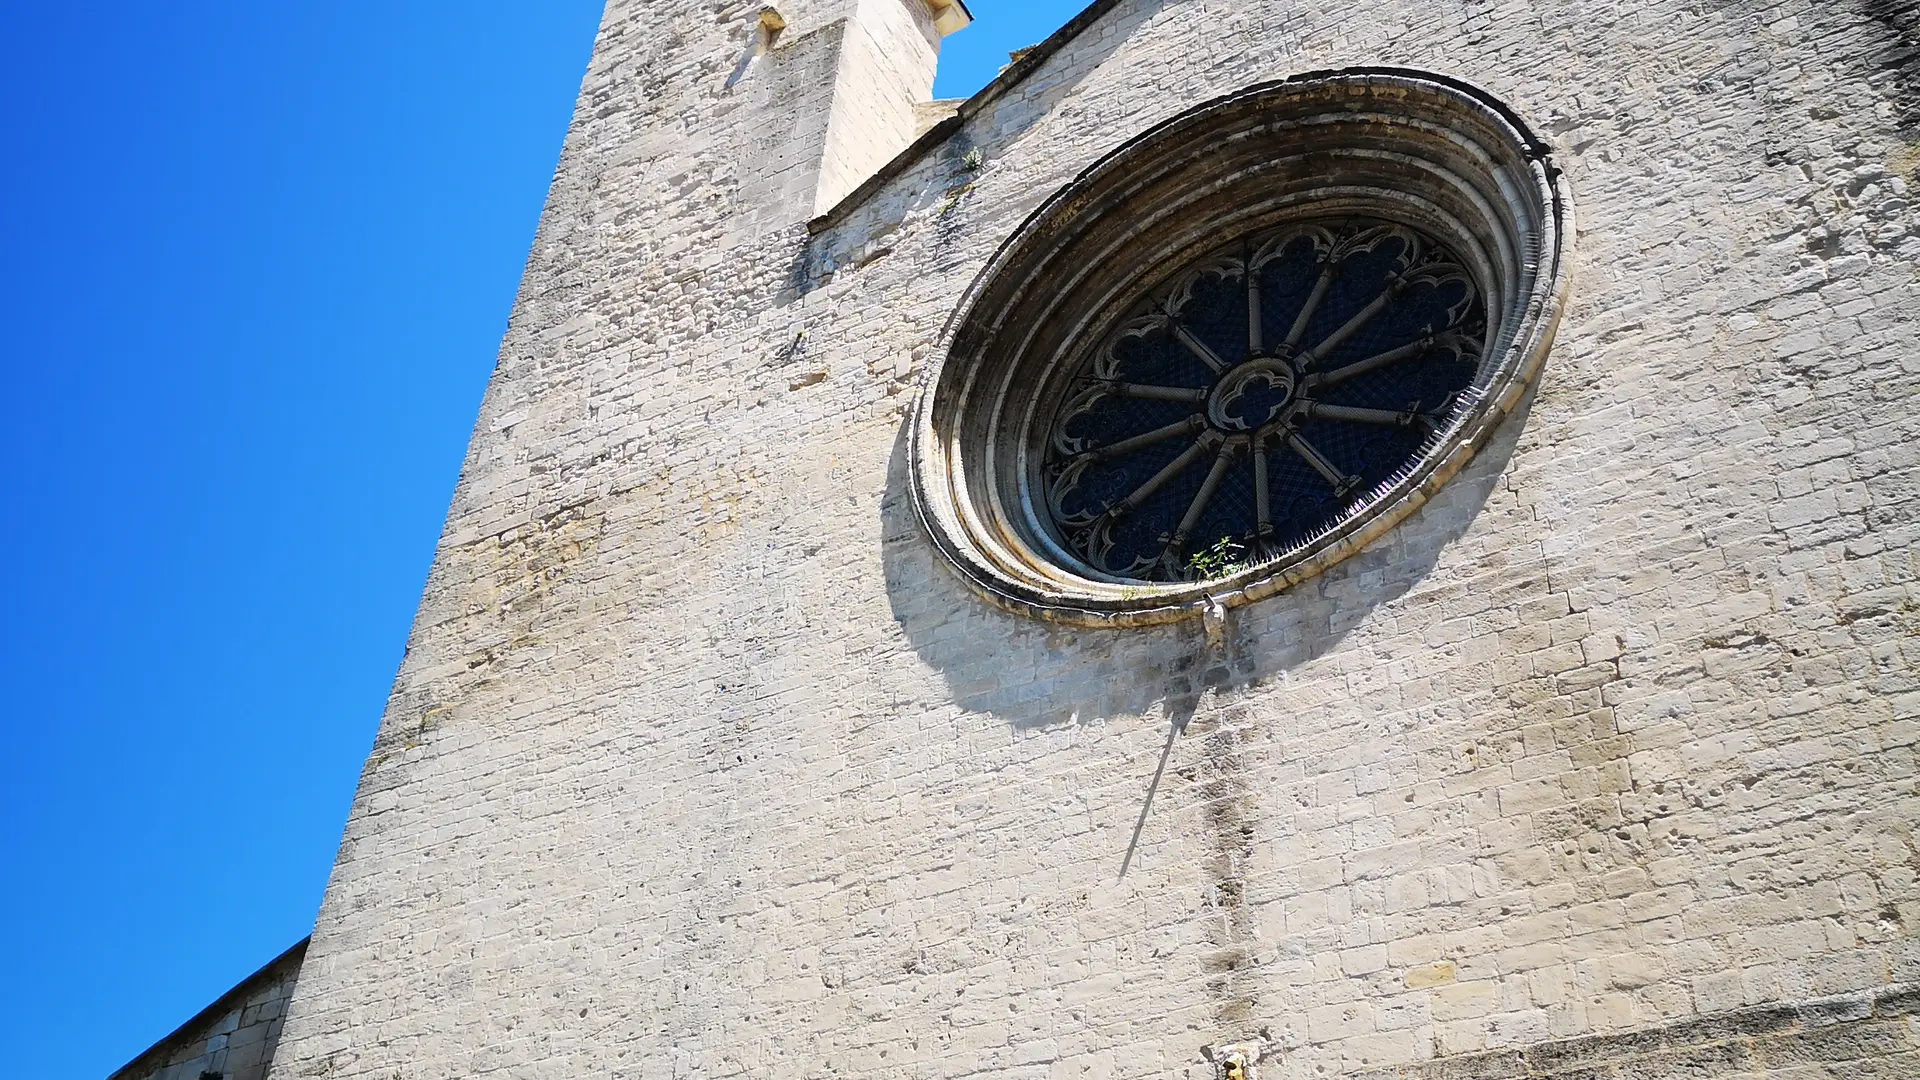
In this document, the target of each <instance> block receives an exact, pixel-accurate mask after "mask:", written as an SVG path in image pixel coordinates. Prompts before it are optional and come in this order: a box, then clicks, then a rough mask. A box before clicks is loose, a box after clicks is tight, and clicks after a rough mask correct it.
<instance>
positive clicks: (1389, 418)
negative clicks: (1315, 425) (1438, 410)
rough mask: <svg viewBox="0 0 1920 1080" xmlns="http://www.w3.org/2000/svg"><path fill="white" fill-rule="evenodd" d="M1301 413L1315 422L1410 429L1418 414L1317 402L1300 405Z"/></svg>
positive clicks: (1412, 411) (1410, 410)
mask: <svg viewBox="0 0 1920 1080" xmlns="http://www.w3.org/2000/svg"><path fill="white" fill-rule="evenodd" d="M1301 411H1302V412H1304V413H1306V414H1307V416H1309V417H1311V418H1312V419H1315V420H1351V421H1353V422H1354V423H1356V424H1382V425H1385V426H1387V427H1412V426H1413V422H1414V421H1415V420H1417V419H1419V418H1420V414H1419V413H1418V412H1417V411H1415V410H1413V409H1408V410H1407V411H1405V412H1394V411H1393V410H1392V409H1363V408H1360V407H1359V406H1356V405H1323V404H1321V403H1320V402H1318V401H1308V402H1303V403H1302V404H1301Z"/></svg>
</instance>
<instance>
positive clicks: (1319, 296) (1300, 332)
mask: <svg viewBox="0 0 1920 1080" xmlns="http://www.w3.org/2000/svg"><path fill="white" fill-rule="evenodd" d="M1332 284H1333V264H1332V263H1328V264H1327V265H1325V266H1323V267H1321V268H1320V276H1319V277H1318V278H1316V279H1315V280H1314V282H1313V291H1312V292H1310V293H1308V294H1307V302H1306V303H1305V304H1302V305H1301V307H1300V314H1298V315H1296V316H1294V318H1293V325H1292V326H1291V327H1289V328H1288V330H1287V348H1289V349H1297V348H1299V347H1300V338H1301V337H1302V336H1304V335H1305V334H1306V332H1307V323H1308V322H1309V321H1310V320H1312V318H1313V313H1314V312H1316V311H1318V310H1320V301H1322V300H1325V299H1326V298H1327V286H1329V285H1332Z"/></svg>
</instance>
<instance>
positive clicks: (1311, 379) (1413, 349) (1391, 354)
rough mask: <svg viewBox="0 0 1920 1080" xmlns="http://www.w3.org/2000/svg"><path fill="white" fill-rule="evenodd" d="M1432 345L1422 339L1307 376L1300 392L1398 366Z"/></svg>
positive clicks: (1429, 339) (1431, 340)
mask: <svg viewBox="0 0 1920 1080" xmlns="http://www.w3.org/2000/svg"><path fill="white" fill-rule="evenodd" d="M1432 345H1433V339H1432V338H1421V339H1420V340H1419V341H1413V342H1409V343H1407V344H1405V345H1402V346H1400V347H1398V348H1394V349H1388V350H1387V351H1386V352H1378V353H1374V354H1373V355H1372V356H1369V357H1367V358H1366V359H1365V360H1355V361H1354V362H1353V363H1351V364H1343V365H1341V366H1340V367H1337V368H1334V369H1333V370H1332V371H1323V372H1317V373H1315V374H1313V375H1309V376H1307V377H1306V378H1305V379H1303V380H1302V381H1301V383H1300V392H1301V393H1303V394H1304V393H1307V392H1308V391H1311V390H1313V389H1315V388H1316V387H1321V386H1338V385H1340V384H1341V383H1343V382H1346V381H1347V380H1348V379H1351V378H1354V377H1356V376H1360V375H1365V374H1366V373H1367V372H1369V371H1377V370H1379V369H1380V368H1383V367H1386V366H1387V365H1388V364H1397V363H1399V362H1400V361H1402V360H1406V359H1409V358H1411V357H1415V356H1419V355H1420V354H1421V353H1424V352H1426V351H1427V350H1428V349H1429V348H1431V347H1432Z"/></svg>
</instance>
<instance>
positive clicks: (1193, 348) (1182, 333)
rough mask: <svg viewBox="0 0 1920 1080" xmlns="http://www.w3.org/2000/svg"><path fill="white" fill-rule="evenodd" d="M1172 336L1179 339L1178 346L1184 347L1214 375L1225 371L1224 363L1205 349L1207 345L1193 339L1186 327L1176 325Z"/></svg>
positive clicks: (1209, 350)
mask: <svg viewBox="0 0 1920 1080" xmlns="http://www.w3.org/2000/svg"><path fill="white" fill-rule="evenodd" d="M1173 336H1174V337H1177V338H1179V339H1180V344H1182V345H1185V346H1186V347H1187V351H1188V352H1191V353H1192V354H1193V355H1195V356H1197V357H1199V358H1200V362H1201V363H1203V364H1205V365H1207V367H1209V368H1211V369H1213V373H1214V374H1215V375H1218V374H1220V373H1221V372H1223V371H1225V370H1227V365H1226V361H1224V360H1221V359H1220V358H1219V357H1218V356H1215V355H1214V352H1213V350H1212V349H1209V348H1207V343H1206V342H1204V341H1201V340H1200V339H1199V338H1197V337H1194V336H1193V334H1192V333H1190V332H1189V331H1188V330H1187V328H1186V327H1184V326H1178V325H1176V326H1175V327H1174V328H1173Z"/></svg>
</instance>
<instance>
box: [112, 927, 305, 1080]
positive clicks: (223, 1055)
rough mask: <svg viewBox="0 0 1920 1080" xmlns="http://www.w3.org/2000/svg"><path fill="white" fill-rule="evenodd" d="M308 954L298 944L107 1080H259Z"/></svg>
mask: <svg viewBox="0 0 1920 1080" xmlns="http://www.w3.org/2000/svg"><path fill="white" fill-rule="evenodd" d="M306 952H307V942H305V941H301V942H299V943H297V944H295V945H294V946H293V947H292V948H290V949H288V950H287V951H286V952H284V953H281V954H280V955H279V956H277V957H274V959H273V960H272V961H271V962H269V963H268V964H267V966H265V967H263V968H261V969H260V970H259V971H256V972H254V973H253V974H252V975H249V976H247V977H246V978H245V979H243V980H242V981H241V982H240V984H239V985H238V986H235V987H234V988H233V989H231V990H229V991H227V992H226V993H225V994H222V995H221V996H220V998H219V1000H217V1001H215V1002H214V1003H213V1004H211V1005H209V1006H207V1007H206V1008H205V1009H202V1010H201V1011H200V1013H199V1015H197V1016H195V1017H194V1018H193V1019H191V1020H188V1021H187V1022H186V1023H184V1024H182V1025H180V1028H179V1029H178V1030H177V1031H175V1032H174V1033H173V1034H171V1035H168V1036H167V1037H166V1038H164V1039H161V1040H160V1041H159V1042H157V1043H155V1044H153V1046H151V1047H150V1048H148V1049H147V1051H146V1052H145V1053H143V1054H141V1055H140V1056H139V1057H137V1058H134V1059H133V1060H132V1061H130V1062H128V1063H127V1064H126V1065H125V1066H124V1067H122V1068H121V1069H120V1070H119V1071H118V1072H116V1073H114V1074H113V1075H112V1076H111V1077H108V1080H261V1078H262V1077H264V1076H266V1075H267V1067H268V1066H269V1065H271V1064H273V1052H274V1048H275V1046H276V1045H277V1044H278V1043H279V1041H280V1027H281V1025H282V1024H284V1023H285V1022H286V1009H287V1002H288V1000H289V999H291V998H292V997H293V987H294V983H295V981H296V980H298V979H299V977H300V963H301V960H302V959H303V958H304V957H305V956H306Z"/></svg>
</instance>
